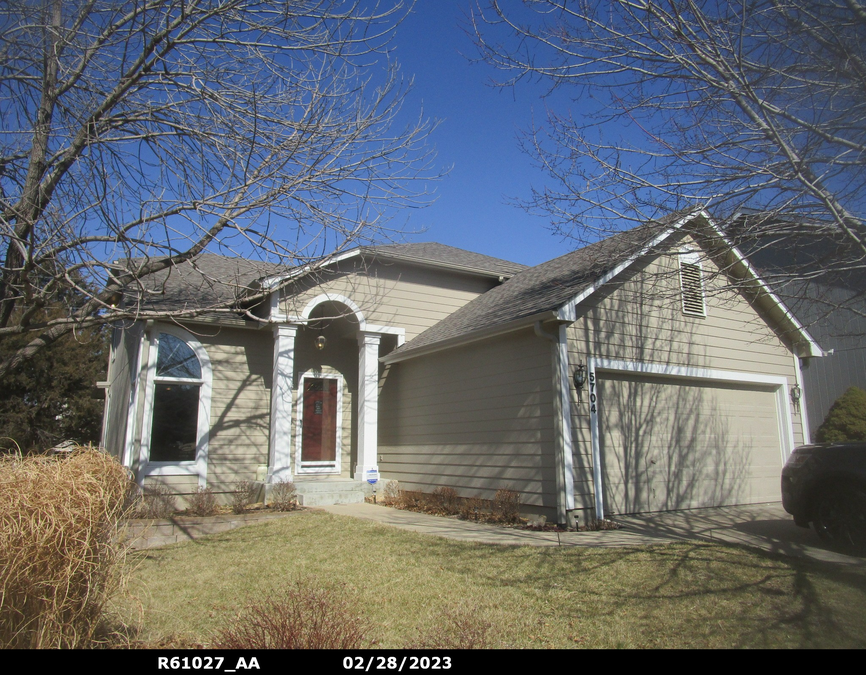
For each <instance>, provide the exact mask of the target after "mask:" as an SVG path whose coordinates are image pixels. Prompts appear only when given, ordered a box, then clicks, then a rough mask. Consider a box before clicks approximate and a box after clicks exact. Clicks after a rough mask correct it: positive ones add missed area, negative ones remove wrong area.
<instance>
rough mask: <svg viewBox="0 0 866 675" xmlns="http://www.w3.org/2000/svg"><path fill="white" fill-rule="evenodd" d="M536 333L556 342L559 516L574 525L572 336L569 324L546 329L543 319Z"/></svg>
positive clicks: (554, 363) (557, 511) (553, 364)
mask: <svg viewBox="0 0 866 675" xmlns="http://www.w3.org/2000/svg"><path fill="white" fill-rule="evenodd" d="M534 330H535V334H536V335H537V336H538V337H540V338H542V339H543V340H547V341H549V342H550V343H551V344H553V350H552V353H551V357H552V369H553V383H552V384H553V420H554V461H555V464H556V518H557V522H558V523H560V524H562V525H569V526H573V525H575V524H576V523H574V522H572V520H573V517H574V513H573V512H574V467H573V464H574V457H573V452H572V451H573V448H572V432H571V393H570V391H569V388H568V382H569V379H568V339H567V334H566V325H565V324H559V330H558V334H554V333H548V332H547V331H546V330H544V327H543V326H542V322H541V321H536V322H535V324H534Z"/></svg>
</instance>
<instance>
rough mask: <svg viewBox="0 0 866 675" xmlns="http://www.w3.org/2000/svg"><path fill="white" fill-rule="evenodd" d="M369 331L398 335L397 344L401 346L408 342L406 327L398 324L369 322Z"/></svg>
mask: <svg viewBox="0 0 866 675" xmlns="http://www.w3.org/2000/svg"><path fill="white" fill-rule="evenodd" d="M366 332H367V333H379V334H380V335H396V336H397V346H398V347H399V346H400V345H402V344H403V343H404V342H406V329H405V328H397V327H396V326H378V325H375V324H372V323H368V324H367V328H366Z"/></svg>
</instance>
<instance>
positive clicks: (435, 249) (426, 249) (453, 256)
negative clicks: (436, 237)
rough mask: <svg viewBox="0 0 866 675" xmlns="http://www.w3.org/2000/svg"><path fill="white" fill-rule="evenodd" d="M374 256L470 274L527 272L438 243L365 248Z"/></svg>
mask: <svg viewBox="0 0 866 675" xmlns="http://www.w3.org/2000/svg"><path fill="white" fill-rule="evenodd" d="M364 250H365V251H370V252H372V253H373V254H374V255H381V256H383V257H392V256H393V257H396V258H400V259H402V260H409V261H411V260H415V261H418V262H429V263H434V264H437V263H438V264H442V265H445V266H448V267H462V268H465V269H467V270H477V271H479V272H485V273H488V274H494V275H497V276H505V277H510V276H513V275H515V274H517V273H518V272H520V271H521V270H525V269H527V267H526V265H521V264H519V263H515V262H509V261H508V260H502V259H500V258H492V257H490V256H488V255H481V254H480V253H472V252H471V251H465V250H463V249H461V248H454V247H453V246H446V245H445V244H437V243H435V242H427V243H419V244H385V245H383V246H369V247H365V248H364Z"/></svg>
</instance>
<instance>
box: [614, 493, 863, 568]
mask: <svg viewBox="0 0 866 675" xmlns="http://www.w3.org/2000/svg"><path fill="white" fill-rule="evenodd" d="M613 520H615V521H616V522H618V523H620V524H622V525H623V529H625V530H628V531H630V532H634V533H641V534H643V535H645V536H648V537H658V538H659V539H672V540H683V539H706V540H710V541H723V542H728V543H732V544H743V545H745V546H752V547H755V548H760V549H762V550H764V551H770V552H772V553H780V554H782V555H788V556H795V557H800V558H809V559H812V560H819V561H822V562H833V563H839V564H844V565H856V566H864V565H866V559H864V558H861V557H854V556H848V555H843V554H841V553H836V552H835V551H831V550H829V549H828V548H827V547H826V546H825V545H824V543H823V542H822V541H821V540H820V539H819V538H818V535H817V534H815V531H814V530H812V529H811V528H810V529H805V528H802V527H797V526H796V525H795V524H794V519H793V518H792V517H791V516H790V515H789V514H788V513H786V512H785V509H783V508H782V504H781V503H773V504H755V505H751V506H728V507H723V508H715V509H695V510H692V511H678V512H670V513H652V514H646V515H638V516H616V517H614V518H613Z"/></svg>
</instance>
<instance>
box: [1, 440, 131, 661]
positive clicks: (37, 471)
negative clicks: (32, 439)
mask: <svg viewBox="0 0 866 675" xmlns="http://www.w3.org/2000/svg"><path fill="white" fill-rule="evenodd" d="M128 489H129V481H128V479H127V477H126V472H125V470H124V469H123V467H121V466H120V464H118V463H117V462H116V461H115V460H114V459H112V458H111V457H109V456H108V455H106V454H104V453H102V452H98V451H96V450H93V449H80V450H78V451H76V452H74V453H72V455H70V456H69V457H59V458H58V457H27V458H20V457H16V456H4V457H2V458H0V644H2V646H3V647H6V648H10V647H11V648H20V647H25V648H77V647H87V646H90V645H91V644H92V641H93V638H94V635H95V634H96V632H97V630H98V629H99V627H100V622H101V620H102V619H103V611H104V609H105V605H106V602H107V601H108V598H109V597H110V595H111V594H112V592H113V591H114V590H115V589H116V587H117V585H118V583H119V577H118V574H117V573H118V570H119V562H120V559H121V557H122V554H123V549H122V548H121V547H120V546H119V545H118V544H117V543H116V541H117V537H116V527H117V523H118V521H119V519H120V518H121V516H122V514H123V508H124V502H125V499H126V496H127V492H128Z"/></svg>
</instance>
